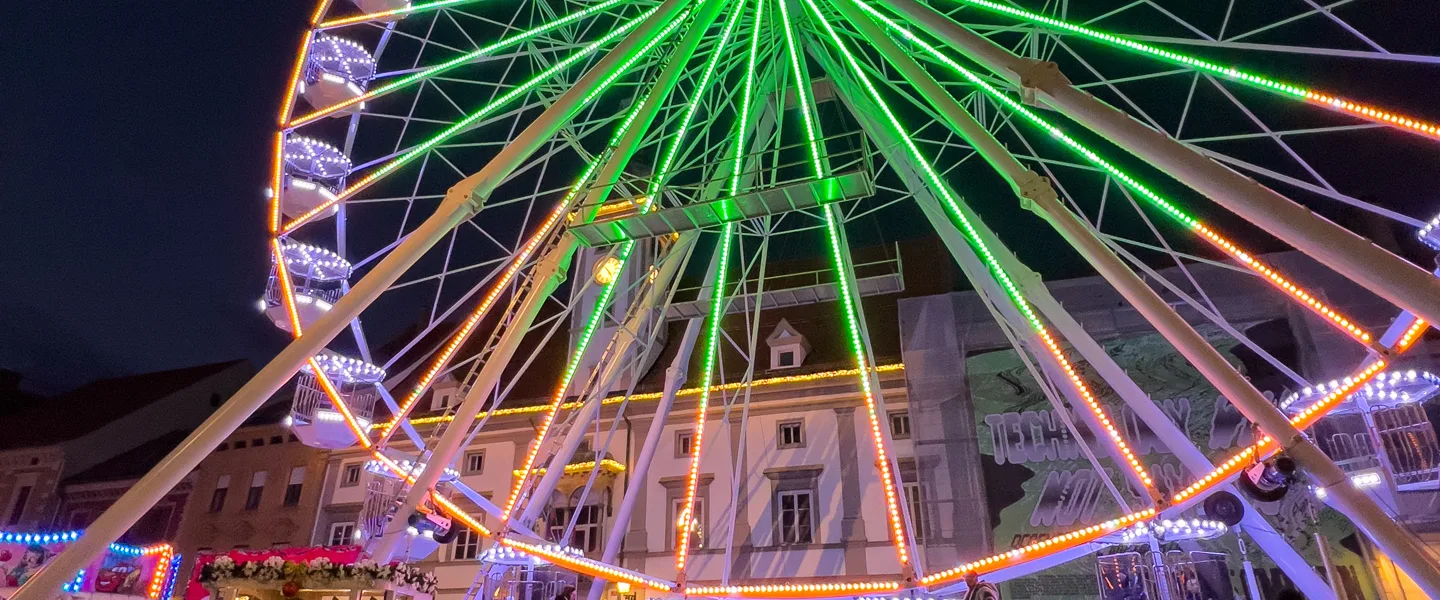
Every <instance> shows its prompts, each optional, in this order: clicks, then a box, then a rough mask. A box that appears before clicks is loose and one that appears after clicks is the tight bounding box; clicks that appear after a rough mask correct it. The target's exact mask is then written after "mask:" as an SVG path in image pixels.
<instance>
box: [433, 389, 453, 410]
mask: <svg viewBox="0 0 1440 600" xmlns="http://www.w3.org/2000/svg"><path fill="white" fill-rule="evenodd" d="M447 408H450V392H448V391H446V392H441V391H436V392H434V393H433V394H431V396H430V410H445V409H447Z"/></svg>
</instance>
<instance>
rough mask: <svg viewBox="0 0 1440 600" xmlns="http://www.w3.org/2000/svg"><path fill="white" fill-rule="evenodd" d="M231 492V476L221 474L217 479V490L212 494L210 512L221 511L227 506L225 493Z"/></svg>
mask: <svg viewBox="0 0 1440 600" xmlns="http://www.w3.org/2000/svg"><path fill="white" fill-rule="evenodd" d="M228 493H230V476H229V475H221V476H220V478H219V479H217V480H215V491H214V492H212V493H211V494H210V512H212V513H213V512H220V510H221V509H223V508H225V495H226V494H228Z"/></svg>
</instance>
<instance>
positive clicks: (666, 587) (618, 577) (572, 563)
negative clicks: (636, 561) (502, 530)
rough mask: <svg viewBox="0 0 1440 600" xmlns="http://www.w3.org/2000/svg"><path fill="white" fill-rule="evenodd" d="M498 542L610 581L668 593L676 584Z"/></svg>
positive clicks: (541, 548)
mask: <svg viewBox="0 0 1440 600" xmlns="http://www.w3.org/2000/svg"><path fill="white" fill-rule="evenodd" d="M497 541H499V543H500V544H502V545H504V546H505V547H507V548H513V549H515V550H519V551H521V552H524V553H526V554H529V555H532V556H537V557H540V558H543V559H545V560H548V561H550V562H552V563H555V564H557V565H560V566H563V567H566V568H568V569H570V570H572V571H576V572H579V573H582V574H585V575H591V576H594V577H599V578H601V579H606V580H609V581H626V582H629V583H633V584H636V585H642V586H645V587H646V588H649V589H652V590H661V591H667V592H668V591H672V590H673V589H674V587H675V586H674V584H672V583H670V582H668V581H664V580H661V579H656V578H653V577H647V576H645V575H642V574H639V573H634V572H631V571H627V570H624V569H618V568H615V567H612V566H610V565H607V564H605V563H602V562H600V561H597V560H592V559H588V558H584V557H580V556H571V555H569V554H562V553H559V552H554V551H552V550H550V549H548V548H546V547H544V546H540V545H537V544H530V543H527V542H522V541H519V540H515V539H512V538H501V539H499V540H497Z"/></svg>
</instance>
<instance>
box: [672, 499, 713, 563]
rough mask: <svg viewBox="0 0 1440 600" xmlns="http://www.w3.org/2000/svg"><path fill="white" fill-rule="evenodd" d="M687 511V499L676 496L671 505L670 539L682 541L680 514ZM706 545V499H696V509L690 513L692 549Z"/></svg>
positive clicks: (676, 541)
mask: <svg viewBox="0 0 1440 600" xmlns="http://www.w3.org/2000/svg"><path fill="white" fill-rule="evenodd" d="M684 511H685V499H684V498H676V499H675V502H674V503H673V504H671V505H670V539H671V540H673V541H674V542H675V543H676V544H679V543H680V514H681V513H683V512H684ZM704 547H705V499H704V498H696V499H695V510H694V511H692V512H691V514H690V549H691V550H697V549H700V548H704Z"/></svg>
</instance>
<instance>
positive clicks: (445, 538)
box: [435, 524, 460, 544]
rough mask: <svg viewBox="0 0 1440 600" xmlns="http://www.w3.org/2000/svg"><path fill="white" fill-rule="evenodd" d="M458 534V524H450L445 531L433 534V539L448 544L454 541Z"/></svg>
mask: <svg viewBox="0 0 1440 600" xmlns="http://www.w3.org/2000/svg"><path fill="white" fill-rule="evenodd" d="M459 535H460V527H459V526H458V525H455V524H451V525H450V529H448V530H446V531H445V533H442V534H439V535H436V536H435V541H436V542H437V543H440V544H448V543H450V542H453V541H455V538H456V536H459Z"/></svg>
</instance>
